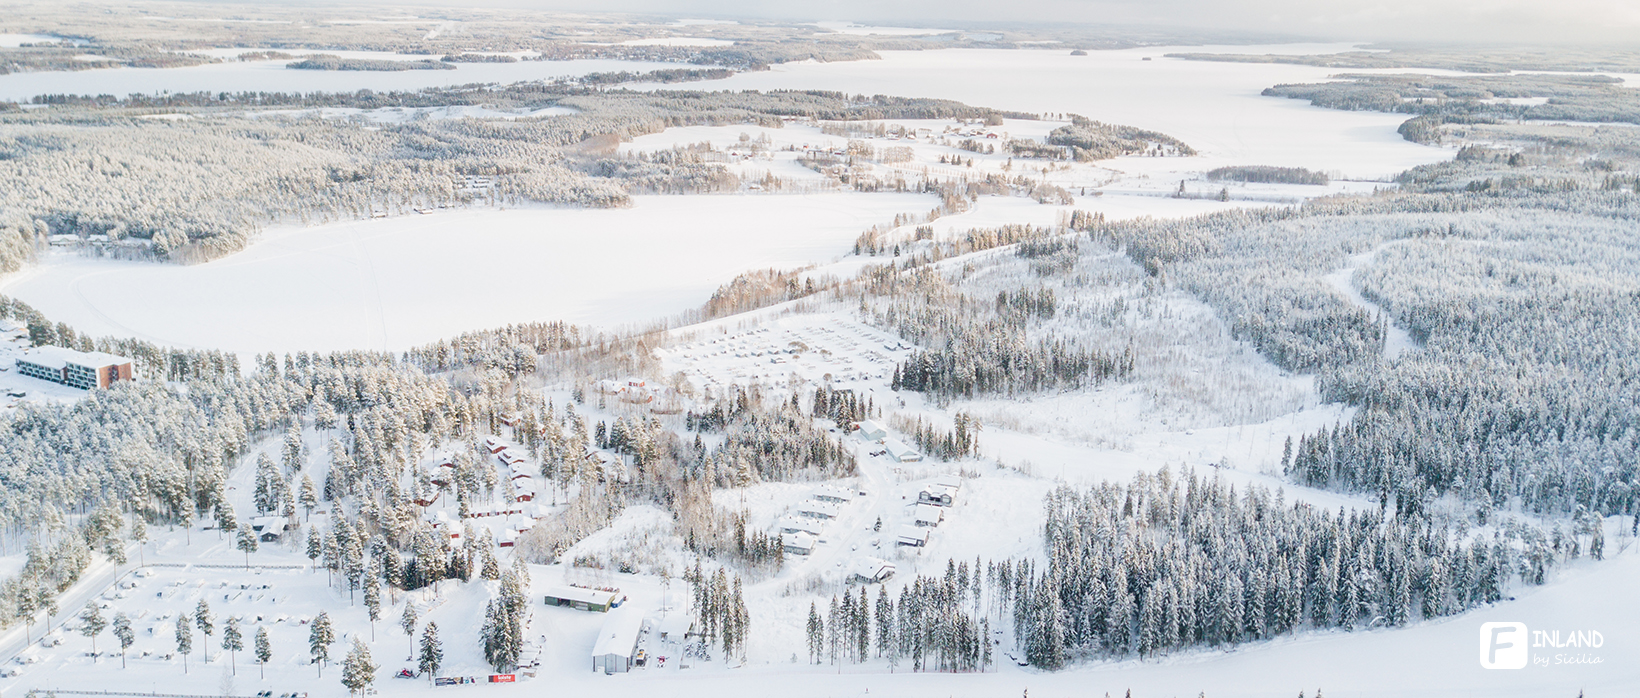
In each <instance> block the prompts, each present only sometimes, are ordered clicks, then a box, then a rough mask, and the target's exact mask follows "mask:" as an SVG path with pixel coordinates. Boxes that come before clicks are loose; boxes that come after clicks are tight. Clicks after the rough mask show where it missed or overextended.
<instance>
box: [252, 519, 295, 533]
mask: <svg viewBox="0 0 1640 698" xmlns="http://www.w3.org/2000/svg"><path fill="white" fill-rule="evenodd" d="M286 524H287V522H286V521H285V517H283V516H258V517H256V518H254V519H251V530H253V531H257V532H271V531H283V530H285V526H286Z"/></svg>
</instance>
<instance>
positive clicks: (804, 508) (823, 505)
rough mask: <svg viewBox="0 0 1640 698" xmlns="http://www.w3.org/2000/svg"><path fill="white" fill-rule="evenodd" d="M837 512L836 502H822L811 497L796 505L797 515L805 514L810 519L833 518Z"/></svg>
mask: <svg viewBox="0 0 1640 698" xmlns="http://www.w3.org/2000/svg"><path fill="white" fill-rule="evenodd" d="M837 512H838V507H837V505H836V504H833V503H831V502H822V501H820V500H817V499H811V500H809V501H806V502H803V503H802V504H800V505H798V507H797V515H798V516H805V517H808V518H811V519H835V518H837Z"/></svg>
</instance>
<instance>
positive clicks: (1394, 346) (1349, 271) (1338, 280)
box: [1322, 247, 1423, 361]
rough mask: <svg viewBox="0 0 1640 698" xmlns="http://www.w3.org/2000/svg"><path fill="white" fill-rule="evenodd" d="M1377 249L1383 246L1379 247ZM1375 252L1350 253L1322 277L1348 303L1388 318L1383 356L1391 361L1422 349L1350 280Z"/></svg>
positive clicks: (1391, 317)
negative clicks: (1339, 265)
mask: <svg viewBox="0 0 1640 698" xmlns="http://www.w3.org/2000/svg"><path fill="white" fill-rule="evenodd" d="M1378 249H1383V248H1382V247H1379V248H1378ZM1376 254H1378V250H1373V251H1371V252H1363V253H1361V254H1358V255H1352V256H1350V257H1348V258H1346V260H1345V264H1344V268H1342V269H1339V270H1338V271H1335V272H1333V273H1331V274H1328V275H1326V276H1324V277H1322V278H1323V279H1324V280H1325V281H1326V282H1327V283H1328V284H1330V285H1331V286H1332V287H1333V288H1334V289H1337V290H1338V292H1339V293H1341V294H1343V295H1344V297H1345V298H1347V299H1349V301H1350V303H1353V304H1355V305H1356V306H1357V307H1360V308H1365V309H1366V310H1368V311H1371V312H1372V313H1374V314H1376V315H1380V316H1383V317H1388V318H1390V322H1389V323H1388V324H1387V325H1386V328H1387V330H1388V333H1389V334H1388V336H1387V337H1385V338H1384V358H1385V359H1387V360H1390V361H1393V360H1395V359H1397V358H1400V356H1401V355H1402V354H1404V353H1406V352H1409V351H1412V350H1415V349H1422V348H1423V346H1422V345H1420V344H1418V341H1417V340H1415V339H1413V338H1412V335H1411V334H1410V333H1408V332H1407V331H1406V330H1405V329H1403V328H1402V327H1401V326H1400V325H1397V324H1396V323H1395V320H1394V317H1393V316H1391V315H1390V314H1389V312H1387V311H1385V310H1384V308H1383V307H1382V306H1380V305H1378V304H1377V303H1374V302H1372V301H1370V300H1367V298H1366V296H1363V295H1361V292H1360V291H1358V290H1356V288H1355V283H1354V282H1353V281H1352V279H1353V278H1354V276H1355V270H1357V269H1360V268H1361V267H1363V266H1365V265H1366V264H1367V263H1368V262H1369V261H1371V260H1372V258H1373V255H1376Z"/></svg>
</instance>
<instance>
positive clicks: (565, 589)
mask: <svg viewBox="0 0 1640 698" xmlns="http://www.w3.org/2000/svg"><path fill="white" fill-rule="evenodd" d="M546 595H547V596H551V597H552V598H555V599H565V600H568V601H579V602H581V603H589V604H598V605H600V606H601V605H604V604H608V603H609V602H610V601H613V600H614V599H615V597H617V596H620V595H621V592H619V591H603V590H600V589H587V588H585V587H572V586H568V585H558V586H553V587H551V588H549V589H547V593H546Z"/></svg>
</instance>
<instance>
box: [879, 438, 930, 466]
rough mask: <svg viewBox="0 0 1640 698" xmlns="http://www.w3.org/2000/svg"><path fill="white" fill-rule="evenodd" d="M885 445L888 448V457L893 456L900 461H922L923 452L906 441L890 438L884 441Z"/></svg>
mask: <svg viewBox="0 0 1640 698" xmlns="http://www.w3.org/2000/svg"><path fill="white" fill-rule="evenodd" d="M883 446H885V447H887V448H888V457H890V458H893V459H894V460H895V461H898V462H900V463H920V462H922V459H923V456H922V452H921V451H918V450H917V449H915V448H912V447H910V446H908V445H906V443H905V442H904V441H901V440H899V439H889V440H887V441H884V442H883Z"/></svg>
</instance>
